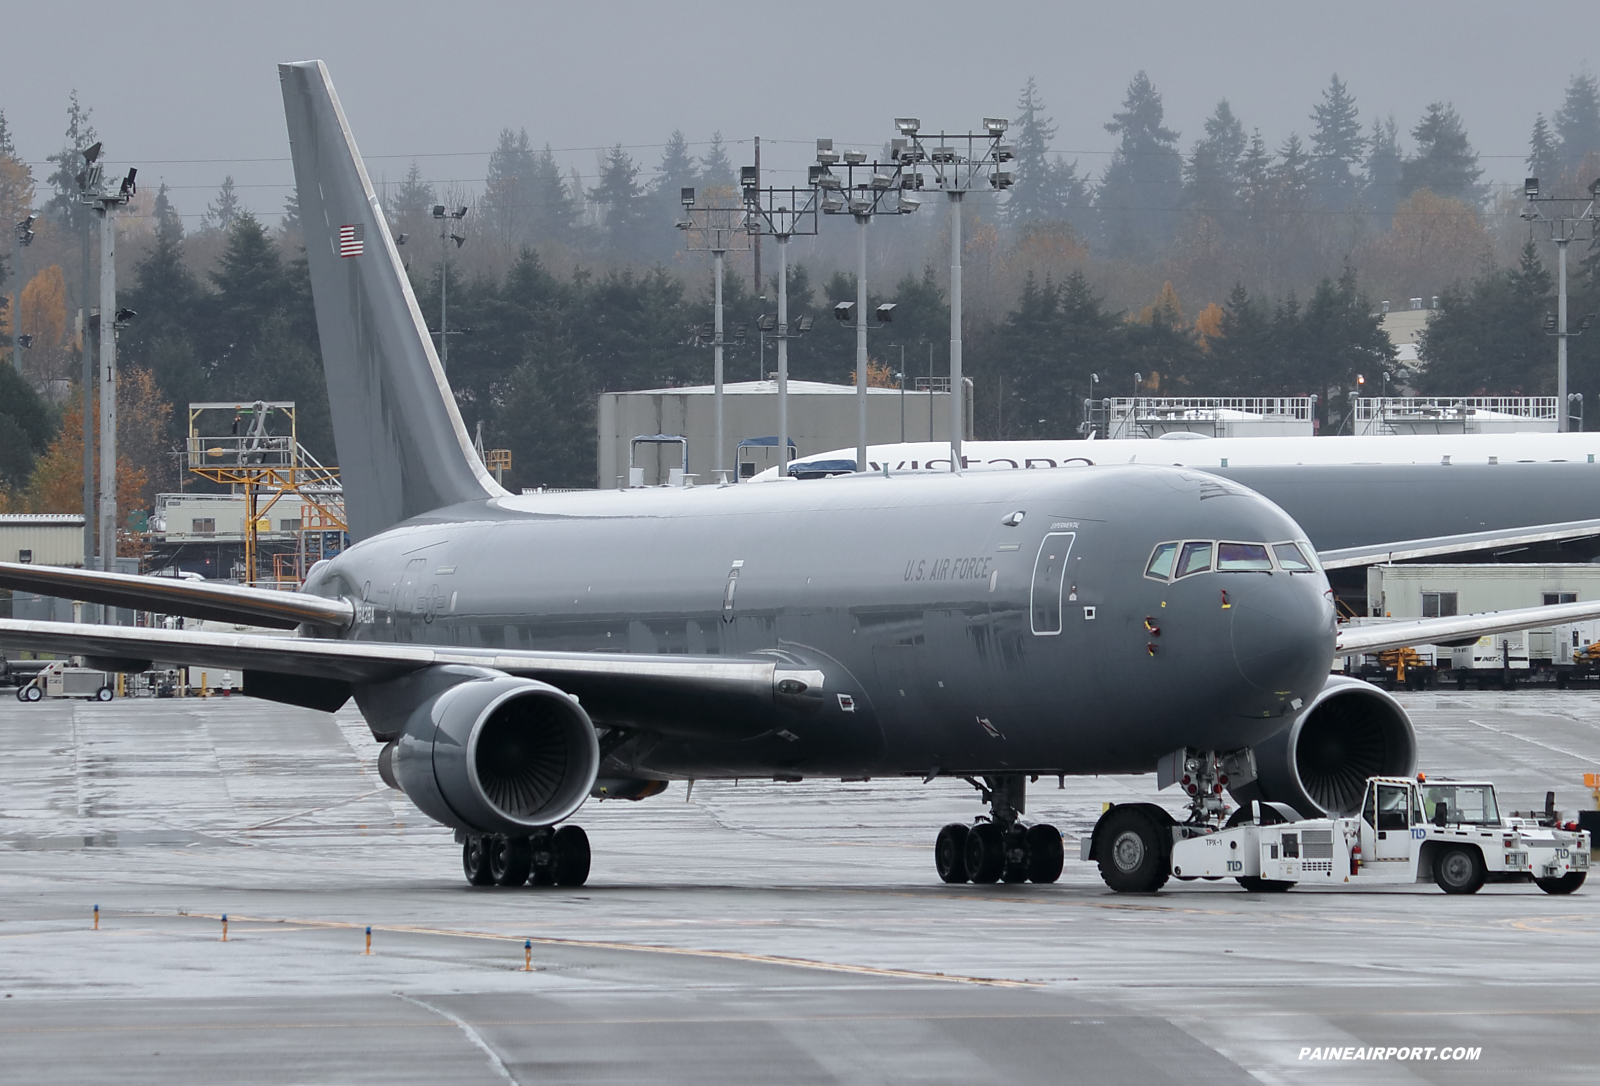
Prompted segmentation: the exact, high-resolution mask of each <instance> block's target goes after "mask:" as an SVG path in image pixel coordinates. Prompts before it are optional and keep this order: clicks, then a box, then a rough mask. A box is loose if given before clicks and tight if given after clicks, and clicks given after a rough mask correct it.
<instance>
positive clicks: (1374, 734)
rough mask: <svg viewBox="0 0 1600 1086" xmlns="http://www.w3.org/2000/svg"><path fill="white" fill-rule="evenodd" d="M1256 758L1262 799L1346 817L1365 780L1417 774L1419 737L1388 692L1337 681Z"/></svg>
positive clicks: (1308, 811) (1358, 799)
mask: <svg viewBox="0 0 1600 1086" xmlns="http://www.w3.org/2000/svg"><path fill="white" fill-rule="evenodd" d="M1255 761H1256V775H1257V776H1256V786H1257V787H1258V788H1259V789H1260V792H1261V794H1262V796H1263V797H1264V798H1266V799H1271V800H1277V801H1278V802H1281V803H1287V804H1289V805H1290V806H1292V807H1294V808H1295V809H1296V810H1298V811H1300V812H1301V813H1302V814H1305V815H1307V816H1309V817H1320V816H1324V815H1329V814H1343V815H1348V814H1352V813H1354V812H1355V810H1356V809H1357V808H1358V807H1359V806H1360V805H1361V796H1362V792H1363V790H1364V789H1365V787H1366V780H1367V778H1368V777H1374V776H1397V777H1399V776H1410V775H1411V774H1413V773H1415V772H1416V769H1417V733H1416V729H1415V728H1413V727H1412V725H1411V718H1410V717H1408V716H1407V715H1406V711H1405V710H1404V709H1402V708H1401V707H1400V703H1399V702H1397V701H1395V699H1394V698H1393V697H1391V696H1390V695H1389V694H1387V693H1386V692H1384V691H1383V690H1380V689H1378V688H1377V687H1375V686H1373V685H1371V684H1370V683H1364V682H1361V681H1360V680H1359V679H1350V678H1345V677H1343V676H1334V677H1332V678H1330V679H1329V680H1328V683H1327V685H1326V686H1324V687H1323V688H1322V692H1321V693H1319V694H1318V695H1317V696H1316V697H1315V698H1314V699H1312V702H1311V704H1310V705H1308V706H1306V708H1305V710H1304V711H1303V712H1302V713H1301V714H1300V716H1299V717H1298V718H1297V719H1296V720H1295V722H1294V724H1293V725H1291V726H1290V727H1289V728H1288V730H1286V731H1282V732H1279V733H1278V734H1277V735H1274V736H1273V737H1272V738H1270V739H1268V740H1266V741H1265V742H1264V743H1262V744H1261V745H1260V746H1258V747H1256V749H1255ZM1241 798H1242V797H1241Z"/></svg>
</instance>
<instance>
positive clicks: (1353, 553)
mask: <svg viewBox="0 0 1600 1086" xmlns="http://www.w3.org/2000/svg"><path fill="white" fill-rule="evenodd" d="M1597 535H1600V520H1569V521H1563V522H1561V523H1559V524H1529V525H1525V526H1523V527H1519V528H1497V529H1495V530H1493V531H1487V532H1466V533H1464V534H1462V535H1441V536H1434V537H1433V538H1431V539H1405V540H1401V541H1399V542H1395V543H1373V544H1370V545H1368V546H1364V547H1344V548H1341V549H1340V550H1335V551H1319V552H1317V558H1318V559H1319V560H1320V561H1321V562H1322V568H1323V569H1345V568H1348V567H1351V566H1374V565H1378V564H1380V563H1383V562H1401V561H1404V560H1406V559H1408V558H1433V557H1436V556H1438V555H1444V554H1466V553H1468V552H1470V551H1487V550H1499V549H1501V548H1503V547H1526V546H1529V545H1530V544H1533V543H1554V542H1557V541H1559V540H1569V539H1586V538H1588V537H1590V536H1597Z"/></svg>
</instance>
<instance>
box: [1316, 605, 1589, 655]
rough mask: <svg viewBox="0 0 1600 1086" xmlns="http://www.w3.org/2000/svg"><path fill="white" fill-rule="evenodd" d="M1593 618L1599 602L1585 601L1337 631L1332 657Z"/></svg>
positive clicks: (1446, 641) (1452, 641)
mask: <svg viewBox="0 0 1600 1086" xmlns="http://www.w3.org/2000/svg"><path fill="white" fill-rule="evenodd" d="M1595 618H1600V601H1597V600H1586V601H1584V602H1581V603H1559V604H1552V605H1550V606H1549V607H1519V608H1517V609H1516V610H1513V611H1483V612H1480V613H1478V614H1475V615H1454V616H1451V617H1450V618H1419V619H1414V620H1412V621H1410V622H1385V623H1381V624H1376V625H1372V626H1350V627H1347V628H1344V629H1341V630H1340V631H1339V635H1338V641H1337V642H1336V648H1335V649H1334V655H1335V656H1351V655H1355V654H1356V653H1366V652H1383V651H1385V650H1387V649H1399V648H1405V647H1406V646H1408V645H1447V644H1452V643H1461V642H1471V641H1476V640H1477V639H1478V638H1480V637H1485V636H1487V635H1489V634H1498V633H1511V632H1512V631H1514V630H1530V629H1536V628H1540V627H1544V626H1554V625H1556V624H1557V623H1562V622H1585V621H1587V620H1589V619H1595Z"/></svg>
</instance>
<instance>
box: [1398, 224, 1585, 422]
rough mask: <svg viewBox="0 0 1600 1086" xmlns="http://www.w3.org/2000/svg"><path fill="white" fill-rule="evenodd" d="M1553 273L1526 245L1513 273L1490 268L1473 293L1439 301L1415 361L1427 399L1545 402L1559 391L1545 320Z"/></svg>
mask: <svg viewBox="0 0 1600 1086" xmlns="http://www.w3.org/2000/svg"><path fill="white" fill-rule="evenodd" d="M1550 293H1551V277H1550V273H1549V272H1548V271H1547V270H1545V267H1544V264H1543V262H1542V261H1540V259H1539V249H1538V246H1537V245H1536V244H1535V243H1534V242H1533V241H1532V240H1529V241H1528V242H1526V243H1525V244H1524V245H1523V247H1522V253H1521V258H1520V260H1519V261H1518V264H1517V267H1516V268H1514V269H1509V270H1507V269H1501V268H1496V267H1490V268H1487V269H1485V270H1484V271H1483V272H1482V274H1480V275H1479V276H1478V277H1477V278H1476V279H1474V280H1473V281H1472V283H1471V284H1470V285H1469V286H1462V285H1461V284H1459V283H1457V284H1455V285H1453V286H1452V287H1450V288H1448V289H1446V290H1445V291H1444V292H1443V293H1441V294H1440V296H1439V308H1437V309H1436V310H1434V311H1433V313H1432V314H1431V315H1430V316H1429V318H1428V326H1427V328H1426V329H1424V330H1423V333H1422V337H1421V340H1420V343H1419V348H1418V354H1419V355H1420V356H1421V359H1422V364H1423V365H1422V374H1421V379H1420V384H1421V386H1422V390H1423V391H1425V392H1451V393H1455V394H1457V395H1460V394H1462V393H1467V394H1469V395H1470V394H1474V393H1476V394H1480V395H1481V394H1490V395H1497V394H1518V393H1520V394H1523V395H1537V394H1540V393H1545V394H1548V393H1549V392H1551V391H1553V390H1554V388H1555V367H1554V366H1553V364H1552V363H1553V361H1554V359H1553V355H1554V352H1553V351H1551V350H1550V340H1549V337H1548V336H1547V335H1546V334H1545V330H1544V317H1545V313H1546V312H1547V311H1548V307H1549V304H1550Z"/></svg>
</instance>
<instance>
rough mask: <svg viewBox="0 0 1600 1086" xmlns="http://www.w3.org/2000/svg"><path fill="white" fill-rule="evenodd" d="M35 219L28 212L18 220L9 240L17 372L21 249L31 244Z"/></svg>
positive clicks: (19, 369)
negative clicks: (13, 284)
mask: <svg viewBox="0 0 1600 1086" xmlns="http://www.w3.org/2000/svg"><path fill="white" fill-rule="evenodd" d="M35 219H36V216H34V215H33V214H32V213H31V212H30V213H29V215H28V217H27V218H25V219H21V220H19V221H18V222H17V225H16V231H15V233H14V234H13V235H12V240H11V278H12V279H13V280H14V281H15V283H16V286H14V287H13V288H12V290H11V365H12V367H13V368H14V369H15V370H16V371H17V372H18V373H19V374H20V373H21V372H22V250H24V249H26V248H27V247H28V246H30V245H32V244H33V224H34V221H35Z"/></svg>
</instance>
